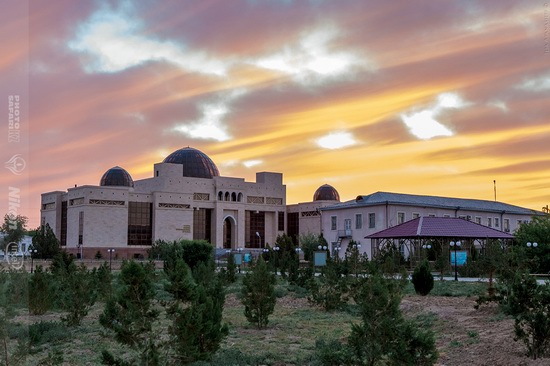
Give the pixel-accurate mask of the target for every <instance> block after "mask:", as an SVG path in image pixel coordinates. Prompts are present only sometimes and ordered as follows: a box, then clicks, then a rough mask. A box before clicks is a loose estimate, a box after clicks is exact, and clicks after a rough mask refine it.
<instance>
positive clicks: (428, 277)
mask: <svg viewBox="0 0 550 366" xmlns="http://www.w3.org/2000/svg"><path fill="white" fill-rule="evenodd" d="M412 283H413V285H414V290H415V291H416V293H417V294H419V295H422V296H426V295H428V294H429V293H430V291H431V290H432V289H433V287H434V276H433V275H432V272H431V268H430V264H429V263H428V261H427V260H424V261H422V263H421V264H420V265H419V266H417V267H416V268H415V269H414V272H413V275H412Z"/></svg>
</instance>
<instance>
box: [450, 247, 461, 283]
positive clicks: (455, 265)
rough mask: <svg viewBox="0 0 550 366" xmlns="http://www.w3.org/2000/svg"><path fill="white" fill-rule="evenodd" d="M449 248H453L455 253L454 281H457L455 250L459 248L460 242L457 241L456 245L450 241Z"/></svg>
mask: <svg viewBox="0 0 550 366" xmlns="http://www.w3.org/2000/svg"><path fill="white" fill-rule="evenodd" d="M450 245H451V247H453V248H454V251H455V261H454V262H455V281H458V270H457V265H456V250H457V249H458V248H460V241H457V242H456V243H455V242H454V241H452V242H451V243H450Z"/></svg>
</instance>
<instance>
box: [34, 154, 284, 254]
mask: <svg viewBox="0 0 550 366" xmlns="http://www.w3.org/2000/svg"><path fill="white" fill-rule="evenodd" d="M285 210H286V187H285V185H284V184H283V175H282V174H281V173H269V172H261V173H257V174H256V181H255V182H246V181H245V180H244V179H241V178H232V177H222V176H220V175H219V171H218V168H217V167H216V165H215V164H214V162H213V161H212V160H211V159H210V158H209V157H208V156H207V155H205V154H204V153H202V152H201V151H199V150H196V149H193V148H189V147H187V148H183V149H180V150H177V151H175V152H173V153H172V154H170V155H169V156H168V157H166V158H165V159H164V161H163V162H162V163H158V164H155V165H154V168H153V177H152V178H147V179H142V180H137V181H134V180H133V179H132V177H131V176H130V174H128V172H127V171H126V170H124V169H123V168H120V167H114V168H111V169H109V170H108V171H107V172H106V173H105V174H104V175H103V177H102V178H101V181H100V185H99V186H91V185H85V186H78V187H74V188H69V189H68V190H67V191H66V192H63V191H55V192H48V193H44V194H42V207H41V220H42V224H45V223H48V224H49V225H50V226H51V227H52V228H53V230H54V232H55V234H56V236H57V237H58V239H59V240H60V242H61V245H62V246H63V247H64V248H65V249H66V250H67V251H69V252H71V253H74V254H76V255H77V256H83V257H85V258H91V257H93V256H94V255H95V254H96V253H97V252H98V251H100V252H101V253H102V255H103V256H104V257H105V256H106V255H107V253H108V249H114V250H115V252H114V253H115V256H116V257H117V258H130V257H140V256H146V252H147V249H148V248H149V247H150V246H151V243H152V242H154V241H155V240H157V239H162V240H178V239H204V240H207V241H209V242H211V243H213V244H214V245H215V246H216V247H217V248H233V249H236V248H237V247H239V246H240V247H247V248H260V247H263V246H265V243H266V242H268V243H273V242H274V241H275V239H276V237H277V235H279V234H281V233H283V232H284V231H285V216H286V214H285Z"/></svg>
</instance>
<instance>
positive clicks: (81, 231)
mask: <svg viewBox="0 0 550 366" xmlns="http://www.w3.org/2000/svg"><path fill="white" fill-rule="evenodd" d="M83 234H84V211H80V212H79V213H78V245H82V241H83Z"/></svg>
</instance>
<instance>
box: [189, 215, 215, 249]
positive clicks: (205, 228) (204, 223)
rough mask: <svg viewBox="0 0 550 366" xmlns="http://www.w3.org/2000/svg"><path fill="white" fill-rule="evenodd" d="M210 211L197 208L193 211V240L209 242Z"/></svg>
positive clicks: (210, 227)
mask: <svg viewBox="0 0 550 366" xmlns="http://www.w3.org/2000/svg"><path fill="white" fill-rule="evenodd" d="M211 229H212V210H211V209H208V208H199V209H197V210H193V240H206V241H208V242H210V241H211V239H212V237H211V235H210V232H211Z"/></svg>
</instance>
